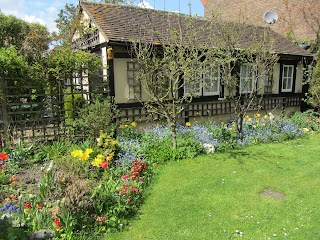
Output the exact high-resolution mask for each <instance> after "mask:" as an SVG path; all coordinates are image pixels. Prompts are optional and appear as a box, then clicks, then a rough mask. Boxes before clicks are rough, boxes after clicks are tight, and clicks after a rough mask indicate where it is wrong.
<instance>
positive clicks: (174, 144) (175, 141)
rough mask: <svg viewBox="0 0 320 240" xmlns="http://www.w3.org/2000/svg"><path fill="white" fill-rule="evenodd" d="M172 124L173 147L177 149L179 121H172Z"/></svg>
mask: <svg viewBox="0 0 320 240" xmlns="http://www.w3.org/2000/svg"><path fill="white" fill-rule="evenodd" d="M170 126H171V132H172V148H173V150H177V123H176V122H175V121H172V122H171V124H170Z"/></svg>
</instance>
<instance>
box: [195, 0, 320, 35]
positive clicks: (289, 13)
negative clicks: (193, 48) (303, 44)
mask: <svg viewBox="0 0 320 240" xmlns="http://www.w3.org/2000/svg"><path fill="white" fill-rule="evenodd" d="M201 2H202V3H203V5H204V6H205V10H204V15H205V17H208V18H209V17H211V16H212V12H218V13H221V16H222V18H223V19H224V20H232V21H238V20H240V21H245V22H247V23H250V24H260V25H266V23H265V22H264V20H263V15H264V13H265V12H267V11H275V12H277V13H278V15H279V19H278V21H277V23H275V24H273V25H271V28H272V29H273V30H274V31H276V32H278V33H280V34H282V35H283V36H285V37H287V36H288V33H289V32H292V34H293V37H294V38H295V39H298V40H309V39H315V37H316V34H315V31H314V30H312V28H311V27H310V26H309V25H308V24H307V21H306V20H305V18H304V14H303V13H304V12H306V13H307V14H308V15H307V18H308V21H309V22H310V23H311V24H312V26H313V27H314V28H315V29H316V30H318V31H319V32H320V23H316V20H318V21H320V0H262V1H261V0H241V1H239V0H201Z"/></svg>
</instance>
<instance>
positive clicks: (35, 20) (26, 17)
mask: <svg viewBox="0 0 320 240" xmlns="http://www.w3.org/2000/svg"><path fill="white" fill-rule="evenodd" d="M22 19H23V20H25V21H26V22H29V23H40V24H42V25H45V24H46V23H45V21H44V20H43V19H41V18H38V17H36V16H34V15H24V16H23V17H22Z"/></svg>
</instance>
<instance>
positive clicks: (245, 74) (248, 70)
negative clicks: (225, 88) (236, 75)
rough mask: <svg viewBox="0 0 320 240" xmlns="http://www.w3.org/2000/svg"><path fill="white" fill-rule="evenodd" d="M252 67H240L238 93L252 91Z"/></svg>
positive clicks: (246, 65)
mask: <svg viewBox="0 0 320 240" xmlns="http://www.w3.org/2000/svg"><path fill="white" fill-rule="evenodd" d="M252 85H253V79H252V67H251V66H250V65H248V64H245V65H241V67H240V89H239V92H240V93H250V92H251V91H252V87H253V86H252Z"/></svg>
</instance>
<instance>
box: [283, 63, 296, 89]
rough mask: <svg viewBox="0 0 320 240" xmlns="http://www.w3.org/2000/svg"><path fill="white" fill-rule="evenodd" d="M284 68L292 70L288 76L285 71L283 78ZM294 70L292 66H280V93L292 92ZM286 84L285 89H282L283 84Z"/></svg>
mask: <svg viewBox="0 0 320 240" xmlns="http://www.w3.org/2000/svg"><path fill="white" fill-rule="evenodd" d="M285 68H288V69H290V68H291V69H292V71H291V74H290V75H289V70H287V76H285V75H284V74H285ZM294 68H295V66H294V65H291V64H286V65H285V64H284V65H282V76H281V80H282V82H281V92H292V87H293V81H294V79H293V78H294ZM289 80H291V81H290V87H288V86H289V84H288V83H289ZM285 82H286V86H287V87H286V88H284V83H285Z"/></svg>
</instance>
